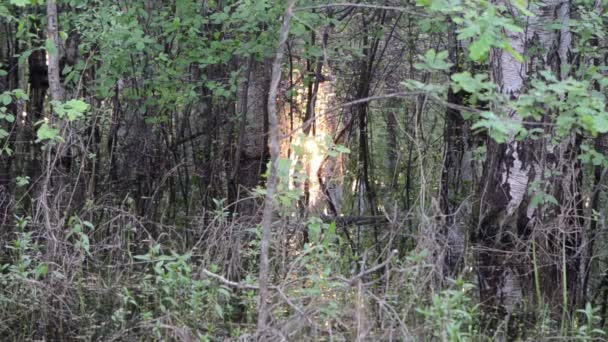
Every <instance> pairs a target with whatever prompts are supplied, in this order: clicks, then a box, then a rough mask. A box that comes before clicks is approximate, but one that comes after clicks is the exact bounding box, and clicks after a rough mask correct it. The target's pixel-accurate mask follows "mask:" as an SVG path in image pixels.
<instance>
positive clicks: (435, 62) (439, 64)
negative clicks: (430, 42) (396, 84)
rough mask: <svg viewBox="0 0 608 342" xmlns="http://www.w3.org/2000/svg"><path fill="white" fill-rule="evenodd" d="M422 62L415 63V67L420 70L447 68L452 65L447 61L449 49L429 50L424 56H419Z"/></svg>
mask: <svg viewBox="0 0 608 342" xmlns="http://www.w3.org/2000/svg"><path fill="white" fill-rule="evenodd" d="M419 58H420V59H421V60H422V62H420V63H416V64H414V67H416V69H419V70H428V71H434V70H447V69H449V68H450V66H452V64H451V63H448V62H446V61H445V60H446V58H448V52H447V51H441V52H438V53H437V52H435V50H434V49H430V50H428V51H427V52H426V53H425V54H424V56H420V57H419Z"/></svg>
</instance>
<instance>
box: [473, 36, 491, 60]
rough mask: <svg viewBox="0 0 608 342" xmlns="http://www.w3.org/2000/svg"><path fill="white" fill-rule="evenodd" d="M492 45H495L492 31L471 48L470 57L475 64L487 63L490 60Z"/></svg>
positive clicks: (475, 42)
mask: <svg viewBox="0 0 608 342" xmlns="http://www.w3.org/2000/svg"><path fill="white" fill-rule="evenodd" d="M492 44H494V37H493V36H492V34H491V33H490V31H486V32H484V33H483V34H482V35H481V36H480V37H479V39H477V40H476V41H474V42H473V44H471V46H469V57H471V59H472V60H474V61H475V62H483V61H485V60H486V59H487V58H488V54H489V53H490V49H491V48H492Z"/></svg>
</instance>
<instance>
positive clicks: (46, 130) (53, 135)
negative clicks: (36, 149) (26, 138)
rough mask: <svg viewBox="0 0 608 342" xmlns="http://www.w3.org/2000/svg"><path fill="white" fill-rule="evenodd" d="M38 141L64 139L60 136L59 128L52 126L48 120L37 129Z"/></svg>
mask: <svg viewBox="0 0 608 342" xmlns="http://www.w3.org/2000/svg"><path fill="white" fill-rule="evenodd" d="M36 136H37V137H38V139H36V142H41V141H46V140H51V141H52V140H63V139H62V138H61V136H59V129H57V128H54V127H51V126H50V125H49V124H47V123H46V122H45V123H43V124H42V125H41V126H40V127H39V128H38V131H36Z"/></svg>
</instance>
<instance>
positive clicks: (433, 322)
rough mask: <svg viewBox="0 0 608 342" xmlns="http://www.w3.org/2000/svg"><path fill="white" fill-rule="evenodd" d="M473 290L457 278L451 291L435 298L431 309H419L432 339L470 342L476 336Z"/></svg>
mask: <svg viewBox="0 0 608 342" xmlns="http://www.w3.org/2000/svg"><path fill="white" fill-rule="evenodd" d="M474 288H475V286H473V285H472V284H468V283H466V282H465V281H463V280H462V279H458V280H456V281H455V282H454V284H453V287H452V288H450V289H445V290H442V291H441V292H440V293H438V294H436V295H434V296H433V298H432V302H431V304H430V305H429V306H428V307H425V308H418V309H417V311H418V312H419V313H420V314H422V316H423V317H424V319H425V323H426V325H427V327H428V329H429V331H430V332H431V333H432V334H433V336H435V337H436V338H438V339H441V340H442V341H454V342H456V341H470V340H473V339H474V338H475V336H477V331H478V329H479V328H478V326H477V323H476V321H477V311H478V306H477V305H476V304H475V303H474V301H473V299H472V298H471V297H470V295H469V293H470V292H471V291H472V290H473V289H474Z"/></svg>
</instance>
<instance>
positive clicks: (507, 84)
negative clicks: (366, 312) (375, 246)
mask: <svg viewBox="0 0 608 342" xmlns="http://www.w3.org/2000/svg"><path fill="white" fill-rule="evenodd" d="M567 6H569V4H568V3H567V2H564V3H561V2H559V3H557V2H556V1H552V2H545V3H544V4H542V5H541V6H536V5H531V6H530V9H531V11H532V12H533V13H534V14H535V16H534V17H530V18H527V21H526V23H527V25H526V27H524V32H522V33H516V32H509V31H507V32H505V34H506V36H507V38H508V40H509V43H510V45H511V47H512V48H513V49H514V50H515V51H517V52H518V53H519V54H520V55H522V56H531V57H529V59H528V61H527V62H520V61H519V60H518V59H516V58H515V57H514V56H513V55H512V54H511V53H509V52H508V51H506V50H495V51H493V52H492V56H491V58H492V60H491V67H492V75H493V79H494V82H495V83H496V84H497V85H498V87H499V90H500V91H501V92H502V93H503V94H504V95H505V96H507V97H509V98H510V99H512V100H516V99H517V98H518V97H519V95H520V94H521V93H522V92H523V91H524V89H525V86H526V83H527V82H528V81H529V79H530V78H531V75H532V73H533V71H534V70H543V69H544V68H546V67H549V66H550V67H552V68H553V69H554V70H556V71H558V73H557V75H559V70H560V69H561V66H562V65H563V64H565V63H567V56H568V49H569V45H570V39H569V32H567V31H564V30H562V32H559V34H556V32H555V31H551V30H550V29H549V28H548V27H549V23H551V22H553V21H554V20H561V21H562V22H563V21H564V20H567V18H566V17H567V15H569V10H568V8H565V7H567ZM520 19H521V18H520ZM531 46H532V47H536V48H537V50H536V51H547V52H543V53H538V52H536V54H538V55H533V54H534V53H535V52H534V51H531V50H527V48H528V47H531ZM556 47H557V48H556ZM538 48H540V49H538ZM528 53H529V54H528ZM556 61H557V62H556ZM508 115H509V116H510V117H511V119H512V120H513V121H516V122H517V121H519V122H521V118H520V116H519V115H518V113H517V112H516V111H514V110H509V112H508ZM548 118H549V113H547V116H546V119H544V120H545V121H546V120H547V119H548ZM571 144H574V139H564V142H563V143H560V144H559V145H557V146H552V143H551V141H550V139H547V140H546V141H544V140H543V141H542V142H541V141H532V140H526V141H517V140H516V139H515V137H514V136H513V134H511V137H510V138H509V139H508V141H507V142H506V143H504V144H498V143H496V142H494V141H492V140H489V141H488V143H487V157H486V161H485V165H484V173H483V176H482V182H481V184H480V188H479V193H478V198H479V207H478V208H477V209H478V210H476V213H475V215H479V216H478V217H477V223H478V226H477V231H476V234H475V236H474V239H475V242H476V244H477V246H476V256H477V265H478V281H479V290H480V297H481V301H482V303H483V305H484V307H485V308H486V311H487V312H489V313H490V316H491V317H492V319H491V320H492V321H493V323H492V325H494V326H496V324H497V323H498V322H499V321H502V320H503V319H504V320H506V323H507V338H515V337H516V335H514V334H516V332H515V323H516V322H517V319H513V317H517V316H519V315H521V314H522V310H521V307H523V305H524V301H526V300H527V301H532V299H533V298H535V297H538V295H540V296H541V297H542V298H536V302H537V303H538V302H544V303H548V304H549V305H551V306H552V307H553V308H554V309H557V307H558V306H559V305H562V310H565V309H566V308H565V307H564V306H567V305H568V301H567V300H566V296H565V293H566V290H565V289H564V288H563V286H566V287H567V288H568V289H569V290H572V289H573V288H572V285H571V284H573V282H572V281H573V280H575V279H576V276H577V275H576V274H577V271H576V269H575V268H576V267H572V266H573V265H574V264H576V262H575V261H574V260H573V259H571V254H573V253H571V251H574V250H576V245H577V244H578V243H577V242H576V241H574V240H572V237H573V236H574V235H575V234H576V232H575V230H576V227H575V226H576V223H575V222H572V221H571V220H569V219H562V217H564V216H568V215H571V213H570V212H568V213H564V212H561V213H560V214H561V215H559V214H558V213H559V212H560V210H562V208H563V206H562V208H553V207H552V208H549V207H544V208H539V209H537V210H534V208H531V207H530V201H531V198H532V194H531V193H529V192H528V189H530V188H531V185H532V183H533V182H542V181H545V182H547V184H557V183H560V182H558V179H557V178H553V179H551V178H549V179H544V177H545V176H544V175H545V173H544V171H545V170H548V169H553V168H554V167H556V168H559V167H564V165H568V163H569V162H572V161H573V159H572V158H573V156H572V153H571V151H572V149H571V148H570V146H571ZM568 151H570V154H568ZM574 158H576V157H575V156H574ZM574 160H575V159H574ZM574 165H575V164H574ZM576 172H577V170H576V167H574V169H569V170H568V173H567V175H569V176H566V175H562V176H561V177H566V178H567V177H570V179H568V180H567V181H566V180H565V181H564V182H562V183H560V184H559V185H555V186H553V185H552V186H550V187H548V189H549V193H552V194H555V195H556V198H559V197H558V196H557V195H558V193H560V192H562V193H563V191H564V190H565V189H568V195H566V196H570V195H573V194H576V193H577V190H576V188H577V184H576V181H575V180H574V179H576V176H574V175H575V174H576ZM566 183H567V184H566ZM558 200H559V199H558ZM560 232H565V233H564V234H566V235H563V236H562V235H561V233H560ZM534 243H536V244H543V246H542V247H543V250H549V251H550V252H551V253H549V254H547V255H540V256H539V255H531V254H532V253H531V251H532V250H534V251H535V252H537V251H538V249H533V247H532V246H533V244H534ZM562 252H564V253H562ZM562 256H563V258H562ZM537 257H539V258H540V259H541V261H543V262H540V264H545V262H548V263H549V264H551V265H550V266H547V267H542V268H537V267H534V268H532V265H533V263H534V262H536V261H537ZM563 259H567V260H563ZM564 264H567V265H568V266H567V267H566V269H563V267H562V265H564ZM536 266H538V264H537V265H536ZM535 272H537V273H535ZM535 277H536V278H535ZM566 278H567V279H566ZM538 279H541V280H542V281H543V282H551V283H554V284H555V283H557V284H560V285H561V284H564V285H562V286H549V287H546V286H541V285H540V284H538V283H535V280H538ZM558 279H559V280H560V281H559V282H556V280H558ZM566 284H567V285H566ZM537 289H538V290H537ZM572 297H575V296H572ZM559 311H560V310H555V312H559ZM512 316H513V317H512ZM520 318H521V317H520Z"/></svg>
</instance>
